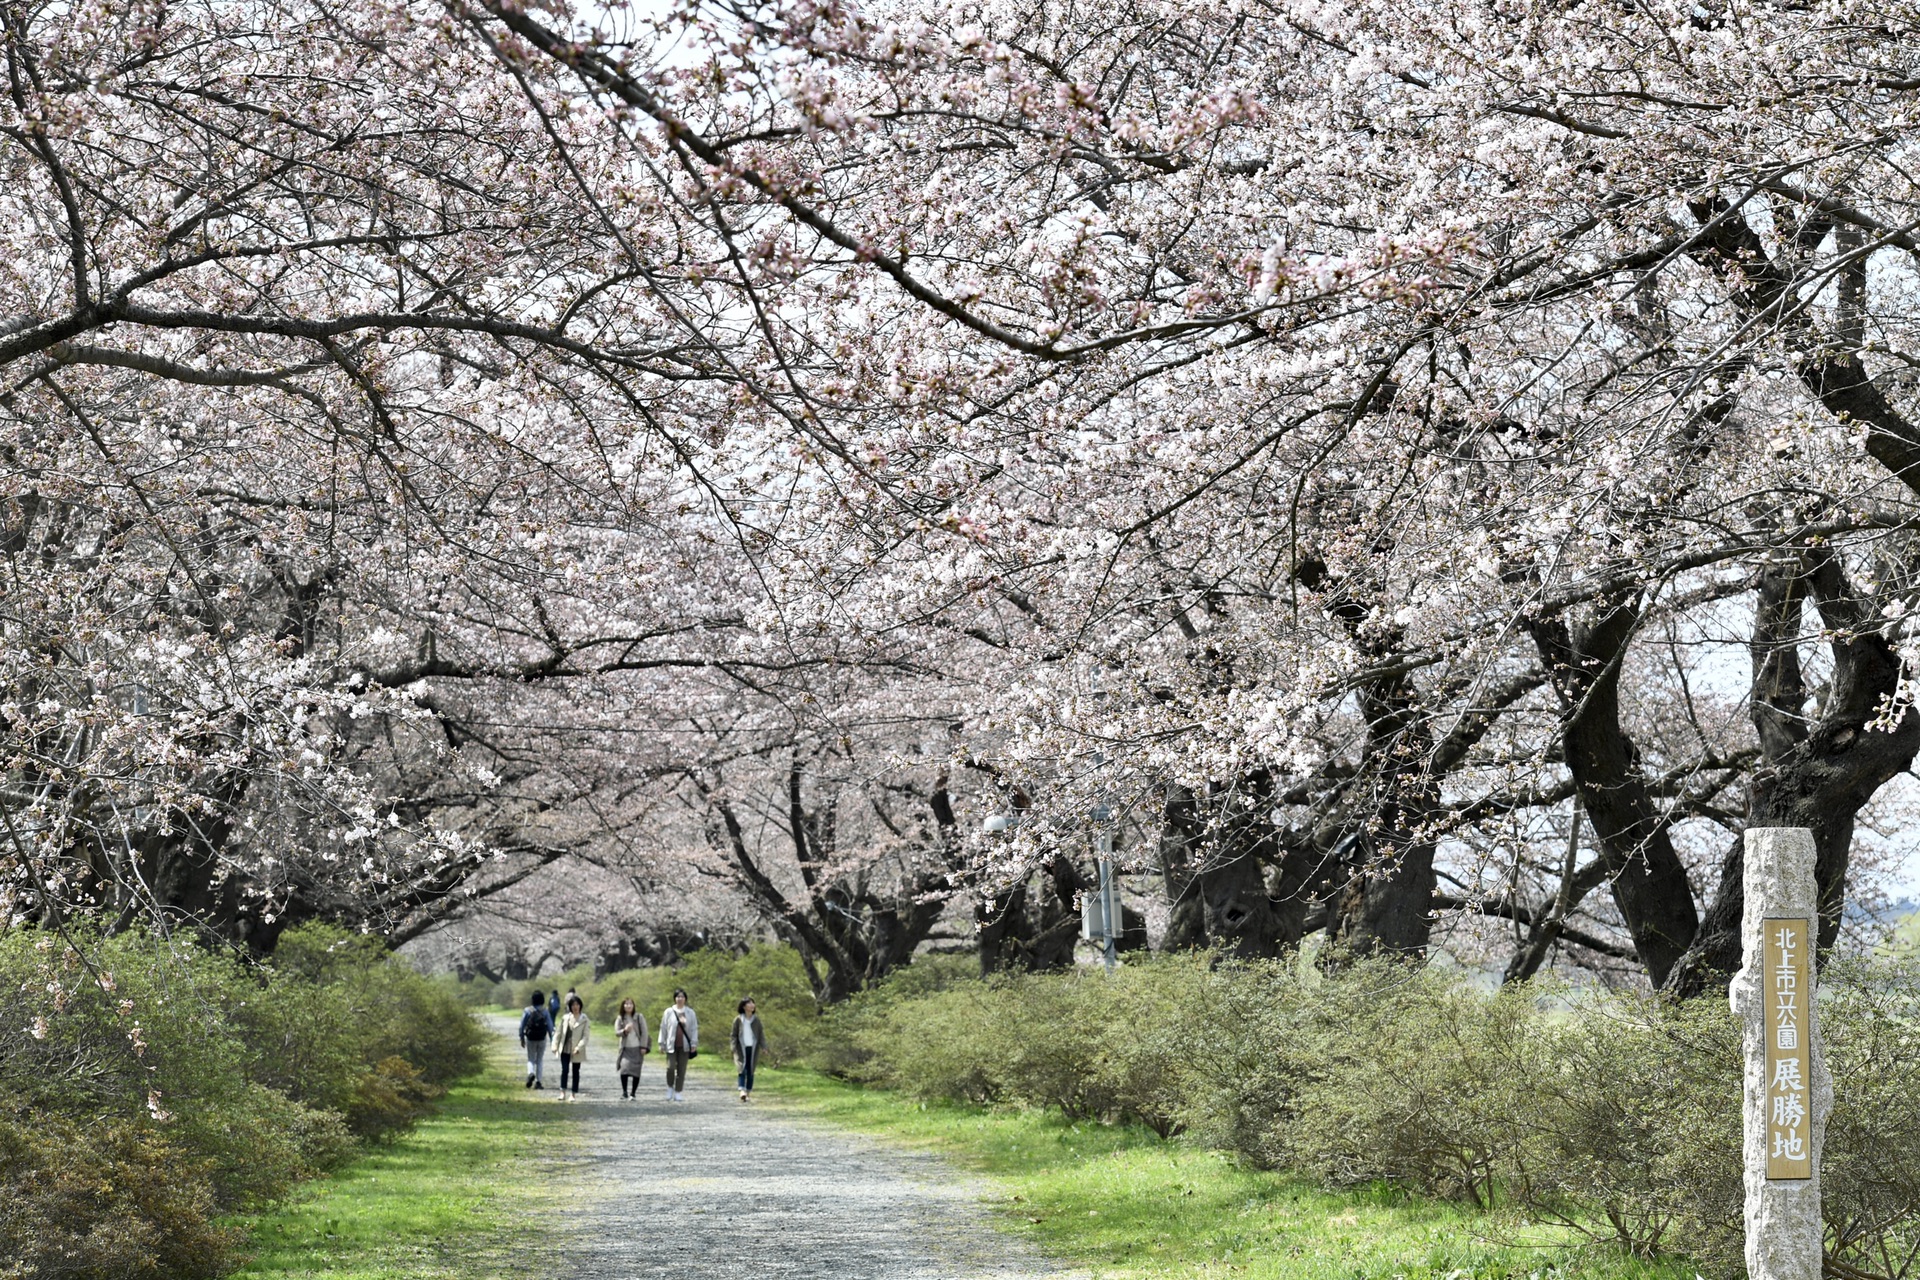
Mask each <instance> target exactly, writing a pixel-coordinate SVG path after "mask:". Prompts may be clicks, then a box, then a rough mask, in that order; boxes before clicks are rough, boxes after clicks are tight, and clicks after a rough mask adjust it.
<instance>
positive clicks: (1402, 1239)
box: [703, 1055, 1692, 1280]
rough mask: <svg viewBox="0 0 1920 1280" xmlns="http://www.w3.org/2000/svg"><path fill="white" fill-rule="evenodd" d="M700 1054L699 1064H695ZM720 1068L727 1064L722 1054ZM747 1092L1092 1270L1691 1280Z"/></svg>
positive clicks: (1389, 1209)
mask: <svg viewBox="0 0 1920 1280" xmlns="http://www.w3.org/2000/svg"><path fill="white" fill-rule="evenodd" d="M703 1060H704V1059H703ZM715 1065H716V1066H721V1067H723V1066H724V1065H725V1056H724V1055H718V1061H717V1062H716V1063H715ZM757 1083H758V1086H759V1087H758V1088H757V1089H756V1090H755V1095H754V1096H755V1099H756V1101H758V1100H760V1099H761V1098H762V1097H763V1096H764V1098H765V1100H766V1101H767V1102H768V1103H770V1104H774V1105H777V1106H780V1107H782V1108H786V1109H791V1110H792V1111H795V1112H798V1113H801V1114H805V1115H808V1116H811V1117H814V1118H817V1119H820V1120H823V1121H826V1122H829V1123H831V1124H834V1125H837V1126H841V1127H844V1128H850V1129H855V1130H859V1131H862V1132H866V1133H871V1134H875V1135H878V1136H882V1137H885V1138H888V1139H893V1140H897V1141H902V1142H906V1143H910V1144H913V1145H916V1146H923V1147H931V1148H934V1149H936V1150H938V1151H940V1152H941V1153H943V1154H944V1155H945V1156H946V1157H947V1158H948V1159H950V1160H951V1161H953V1162H954V1163H955V1164H957V1165H959V1166H960V1167H962V1168H965V1169H968V1170H970V1171H972V1172H974V1173H976V1174H978V1175H981V1176H982V1177H983V1179H984V1180H985V1181H986V1183H987V1184H988V1186H989V1187H990V1188H991V1189H992V1193H993V1195H992V1199H993V1203H994V1204H995V1206H996V1208H997V1209H998V1210H999V1211H1000V1212H1001V1214H1002V1218H1003V1221H1004V1222H1005V1223H1006V1225H1007V1226H1008V1227H1009V1229H1011V1230H1012V1231H1014V1232H1015V1233H1017V1234H1019V1235H1022V1236H1025V1237H1027V1238H1028V1239H1029V1240H1031V1241H1033V1242H1034V1244H1036V1245H1037V1246H1038V1247H1039V1248H1040V1249H1042V1250H1043V1251H1044V1252H1046V1253H1049V1254H1051V1255H1053V1256H1055V1257H1058V1258H1061V1259H1064V1260H1067V1261H1070V1262H1072V1263H1075V1264H1078V1265H1080V1266H1083V1267H1085V1268H1087V1269H1088V1271H1089V1273H1090V1274H1091V1275H1092V1276H1093V1277H1096V1278H1098V1280H1123V1278H1124V1280H1136V1278H1138V1280H1146V1278H1148V1277H1202V1276H1204V1277H1215V1276H1218V1277H1228V1276H1231V1277H1246V1278H1247V1280H1421V1278H1423V1277H1433V1278H1434V1280H1498V1278H1504V1277H1515V1278H1516V1280H1518V1278H1524V1277H1538V1278H1539V1280H1549V1278H1552V1280H1690V1277H1691V1275H1692V1272H1691V1270H1690V1269H1689V1268H1687V1267H1685V1266H1682V1265H1680V1264H1678V1263H1647V1262H1643V1261H1640V1260H1637V1259H1634V1258H1632V1257H1629V1256H1627V1255H1625V1254H1623V1253H1621V1252H1619V1251H1618V1250H1615V1249H1611V1248H1607V1247H1602V1246H1591V1245H1589V1246H1579V1245H1578V1244H1576V1242H1574V1241H1573V1240H1572V1239H1571V1238H1570V1237H1568V1236H1567V1235H1563V1234H1556V1233H1554V1232H1551V1231H1546V1230H1542V1229H1539V1228H1530V1229H1528V1228H1519V1227H1515V1226H1512V1225H1510V1224H1505V1223H1501V1222H1500V1221H1499V1220H1497V1219H1489V1218H1487V1217H1485V1216H1481V1215H1477V1214H1475V1213H1472V1212H1470V1211H1468V1210H1466V1209H1464V1208H1462V1207H1459V1206H1456V1205H1451V1204H1445V1203H1438V1202H1433V1201H1426V1200H1419V1199H1411V1198H1408V1197H1406V1196H1404V1195H1401V1194H1399V1193H1396V1192H1393V1191H1390V1190H1387V1189H1376V1190H1373V1191H1366V1192H1360V1193H1344V1194H1343V1193H1329V1192H1326V1191H1323V1190H1320V1189H1319V1188H1317V1187H1314V1186H1312V1185H1310V1184H1308V1183H1304V1182H1301V1181H1300V1180H1298V1179H1294V1178H1289V1177H1285V1176H1282V1175H1278V1174H1271V1173H1263V1172H1260V1171H1257V1170H1253V1169H1248V1168H1243V1167H1241V1166H1239V1165H1237V1164H1235V1163H1234V1162H1233V1161H1232V1159H1230V1158H1229V1157H1227V1156H1226V1155H1224V1154H1222V1153H1220V1152H1217V1151H1209V1150H1206V1149H1204V1148H1200V1147H1197V1146H1193V1145H1189V1144H1186V1143H1182V1142H1179V1141H1177V1140H1176V1141H1173V1142H1166V1141H1162V1140H1161V1139H1159V1138H1157V1137H1155V1136H1154V1135H1153V1134H1152V1133H1150V1132H1148V1131H1147V1130H1144V1129H1136V1128H1115V1127H1110V1126H1104V1125H1086V1124H1083V1125H1072V1124H1068V1123H1067V1122H1065V1121H1064V1120H1061V1119H1059V1118H1058V1117H1056V1116H1051V1115H1040V1114H1036V1113H1032V1112H1012V1111H983V1110H979V1109H974V1108H963V1107H950V1106H934V1105H929V1106H926V1107H922V1106H920V1105H919V1104H916V1103H914V1102H912V1101H909V1100H907V1099H904V1098H902V1097H899V1096H897V1095H893V1094H890V1093H887V1092H885V1091H884V1090H876V1089H862V1088H859V1087H858V1086H854V1085H849V1084H846V1083H844V1082H841V1081H837V1080H834V1079H831V1078H829V1077H827V1076H823V1075H820V1074H818V1073H815V1072H811V1071H806V1070H800V1069H786V1070H774V1071H768V1072H766V1073H765V1074H764V1075H763V1076H762V1077H761V1079H760V1080H759V1081H758V1082H757Z"/></svg>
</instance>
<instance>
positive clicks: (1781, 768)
mask: <svg viewBox="0 0 1920 1280" xmlns="http://www.w3.org/2000/svg"><path fill="white" fill-rule="evenodd" d="M1809 594H1811V596H1812V598H1813V601H1814V603H1815V605H1816V606H1817V607H1818V608H1819V610H1820V615H1821V623H1822V626H1823V630H1824V631H1825V633H1826V635H1827V636H1828V644H1829V647H1830V650H1831V652H1832V655H1833V679H1832V685H1831V688H1830V691H1829V693H1828V696H1827V699H1826V702H1825V705H1824V706H1823V707H1822V709H1821V713H1820V715H1819V718H1818V719H1817V720H1814V721H1813V722H1812V723H1811V724H1809V723H1808V721H1807V720H1806V718H1805V716H1804V711H1803V708H1804V705H1805V702H1806V697H1807V691H1806V687H1805V683H1804V679H1803V676H1802V673H1801V668H1800V657H1799V644H1800V622H1801V614H1802V609H1803V604H1804V602H1805V600H1806V598H1807V596H1808V595H1809ZM1877 625H1878V620H1877V619H1875V618H1874V617H1872V616H1871V615H1870V613H1869V611H1868V610H1867V609H1866V608H1865V607H1864V606H1863V605H1862V604H1861V602H1860V601H1859V599H1858V598H1857V597H1856V596H1855V595H1854V593H1853V591H1852V589H1851V587H1850V585H1849V584H1848V582H1847V580H1846V575H1845V572H1844V570H1843V569H1842V567H1841V565H1840V563H1839V561H1838V560H1837V559H1836V558H1835V557H1834V556H1833V554H1832V552H1830V551H1828V550H1826V549H1825V548H1819V547H1816V548H1812V549H1810V550H1808V551H1807V552H1805V553H1804V555H1803V556H1800V557H1796V558H1790V559H1784V560H1780V561H1776V562H1774V563H1771V564H1769V565H1768V566H1767V567H1766V568H1765V569H1764V570H1763V572H1762V574H1761V580H1760V590H1759V605H1758V608H1757V609H1756V611H1755V618H1754V640H1753V645H1752V652H1753V663H1754V681H1753V695H1752V700H1751V702H1752V712H1751V714H1752V718H1753V721H1754V726H1755V728H1756V730H1757V731H1758V732H1759V736H1760V744H1761V752H1762V763H1761V766H1760V768H1758V769H1757V770H1756V771H1755V772H1754V775H1753V781H1752V786H1751V791H1750V794H1749V797H1748V809H1747V819H1748V822H1749V823H1750V824H1752V825H1754V826H1768V827H1805V828H1807V829H1809V830H1810V831H1812V832H1813V843H1814V849H1815V852H1816V861H1815V864H1814V877H1815V880H1816V882H1817V883H1818V886H1819V890H1820V949H1821V953H1822V954H1823V955H1824V954H1825V953H1826V951H1827V950H1828V949H1830V948H1831V947H1832V946H1833V943H1834V940H1835V938H1836V937H1837V936H1838V935H1839V931H1840V914H1841V910H1842V908H1843V907H1844V905H1845V898H1846V879H1847V866H1848V861H1849V858H1850V856H1851V852H1852V846H1853V828H1854V823H1855V821H1856V818H1857V816H1858V814H1859V812H1860V809H1861V808H1862V807H1863V806H1864V805H1866V803H1867V802H1868V801H1869V800H1871V799H1872V798H1873V795H1874V793H1875V792H1876V791H1878V790H1879V789H1880V788H1881V787H1882V786H1884V785H1886V783H1887V782H1889V781H1890V780H1891V779H1893V778H1894V777H1895V776H1896V775H1898V774H1899V773H1901V772H1903V771H1904V770H1906V769H1907V768H1908V767H1909V766H1911V765H1912V763H1913V760H1914V756H1915V753H1916V752H1917V751H1920V715H1916V714H1914V713H1913V712H1911V711H1907V712H1905V713H1903V714H1902V715H1901V716H1900V718H1899V720H1898V722H1897V723H1895V724H1894V725H1893V726H1892V727H1891V728H1881V727H1877V726H1876V725H1875V723H1874V722H1875V721H1876V720H1878V719H1879V717H1880V716H1881V714H1882V713H1883V711H1884V709H1885V707H1886V705H1887V700H1888V699H1889V698H1891V697H1892V696H1893V695H1894V693H1895V692H1896V691H1897V689H1898V688H1899V683H1900V658H1899V655H1898V654H1897V653H1896V652H1895V651H1894V648H1893V645H1892V644H1891V643H1890V642H1889V641H1888V640H1887V638H1886V637H1885V636H1884V635H1882V634H1881V633H1880V632H1879V631H1878V630H1877ZM1743 874H1744V867H1743V864H1742V861H1741V844H1740V841H1739V839H1738V838H1737V837H1736V839H1735V840H1734V842H1733V845H1732V847H1731V848H1730V849H1729V851H1728V853H1727V856H1726V857H1725V858H1724V859H1723V861H1722V864H1721V874H1720V886H1719V890H1718V892H1717V893H1716V894H1715V897H1714V901H1713V904H1712V905H1711V906H1710V907H1709V908H1708V910H1707V919H1706V922H1705V924H1704V925H1703V927H1702V928H1701V930H1700V935H1699V937H1698V938H1697V939H1696V940H1695V943H1694V945H1693V946H1692V947H1691V948H1689V949H1688V951H1687V954H1686V955H1685V956H1684V957H1683V958H1682V960H1681V962H1680V964H1679V965H1678V966H1677V967H1676V968H1675V970H1674V972H1673V973H1672V974H1671V975H1670V976H1669V978H1668V981H1667V984H1666V985H1667V989H1668V990H1670V991H1672V992H1674V993H1676V994H1679V995H1682V996H1694V995H1702V994H1706V993H1708V992H1711V991H1716V990H1723V989H1724V988H1725V986H1726V984H1727V982H1728V980H1729V979H1730V977H1731V975H1732V974H1733V972H1734V971H1735V970H1736V969H1738V968H1739V965H1740V919H1741V913H1742V911H1743V910H1744V905H1745V904H1744V893H1743V888H1742V880H1743Z"/></svg>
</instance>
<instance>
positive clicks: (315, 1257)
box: [238, 1037, 576, 1280]
mask: <svg viewBox="0 0 1920 1280" xmlns="http://www.w3.org/2000/svg"><path fill="white" fill-rule="evenodd" d="M513 1050H514V1046H513V1044H512V1042H511V1041H508V1040H506V1039H505V1038H503V1037H492V1038H491V1042H490V1043H489V1045H488V1060H487V1065H486V1067H485V1069H484V1070H483V1071H481V1072H480V1073H479V1074H478V1075H475V1076H473V1077H471V1078H469V1079H467V1080H464V1081H462V1082H460V1083H459V1084H457V1085H455V1086H454V1087H453V1088H452V1089H451V1090H450V1091H449V1092H448V1094H447V1096H446V1098H445V1099H444V1100H443V1101H442V1102H441V1105H440V1107H439V1109H438V1110H437V1111H436V1112H435V1113H434V1114H433V1115H432V1116H431V1117H429V1118H428V1119H426V1120H424V1121H422V1122H421V1123H420V1125H419V1126H418V1127H416V1128H415V1129H414V1130H413V1131H412V1132H411V1133H408V1134H406V1135H404V1136H403V1137H401V1138H399V1139H397V1140H396V1141H394V1142H393V1143H392V1144H391V1145H388V1146H384V1147H379V1148H376V1149H374V1150H373V1151H371V1152H370V1153H368V1154H367V1155H365V1156H363V1157H361V1158H360V1159H358V1160H355V1161H354V1162H353V1163H352V1164H351V1165H349V1166H348V1167H347V1168H345V1169H343V1170H341V1171H340V1172H338V1173H337V1174H335V1175H333V1176H331V1177H328V1178H325V1179H322V1180H320V1181H318V1182H316V1183H314V1184H312V1185H311V1186H309V1187H308V1188H307V1189H306V1192H305V1194H303V1195H301V1196H299V1197H298V1198H297V1199H295V1200H293V1201H291V1202H289V1203H287V1204H285V1205H282V1206H280V1207H279V1208H277V1209H275V1210H273V1211H271V1212H269V1213H265V1214H261V1215H258V1216H256V1217H254V1218H253V1219H251V1220H250V1222H249V1223H248V1226H249V1227H250V1229H251V1234H252V1249H251V1252H252V1254H253V1260H252V1262H251V1263H250V1264H249V1265H248V1266H247V1267H246V1268H245V1269H243V1270H242V1271H240V1272H239V1273H238V1274H239V1276H240V1277H242V1278H245V1280H265V1278H266V1277H274V1278H276V1280H292V1278H295V1277H300V1278H305V1277H321V1276H324V1277H328V1280H479V1278H481V1277H486V1278H488V1280H491V1278H492V1277H501V1278H502V1280H505V1278H507V1277H513V1278H514V1280H518V1277H519V1275H520V1274H521V1272H522V1271H523V1270H524V1264H525V1261H526V1250H525V1234H524V1231H518V1232H517V1236H518V1238H517V1242H516V1231H517V1227H516V1223H517V1220H518V1219H519V1217H520V1216H521V1215H522V1214H526V1213H533V1212H539V1211H544V1210H545V1209H546V1208H547V1207H548V1206H549V1205H550V1203H551V1202H552V1201H551V1192H550V1191H549V1188H553V1187H555V1186H557V1185H558V1184H559V1181H560V1178H561V1177H562V1176H563V1174H562V1171H563V1169H564V1167H565V1166H566V1164H567V1156H568V1152H569V1150H570V1149H571V1145H572V1141H573V1138H574V1136H575V1133H576V1129H575V1127H574V1126H572V1125H569V1124H567V1123H566V1122H565V1121H564V1120H560V1119H559V1118H558V1117H557V1116H556V1115H555V1113H554V1112H553V1111H552V1110H550V1109H549V1108H547V1107H544V1106H540V1105H537V1104H534V1103H532V1102H530V1101H529V1100H528V1098H527V1096H526V1094H525V1092H524V1090H523V1089H522V1087H521V1079H520V1077H519V1076H518V1075H517V1074H516V1073H517V1072H518V1071H519V1069H520V1065H521V1063H520V1061H519V1060H518V1059H517V1058H516V1057H515V1055H514V1051H513ZM544 1096H551V1095H543V1097H544Z"/></svg>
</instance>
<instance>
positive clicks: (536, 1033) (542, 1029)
mask: <svg viewBox="0 0 1920 1280" xmlns="http://www.w3.org/2000/svg"><path fill="white" fill-rule="evenodd" d="M530 1014H531V1016H529V1017H528V1019H527V1039H529V1040H545V1039H546V1038H547V1037H548V1036H549V1035H550V1034H552V1032H553V1019H552V1018H549V1017H548V1016H547V1007H546V1006H545V1005H543V1004H537V1005H534V1006H533V1008H532V1010H531V1011H530Z"/></svg>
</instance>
